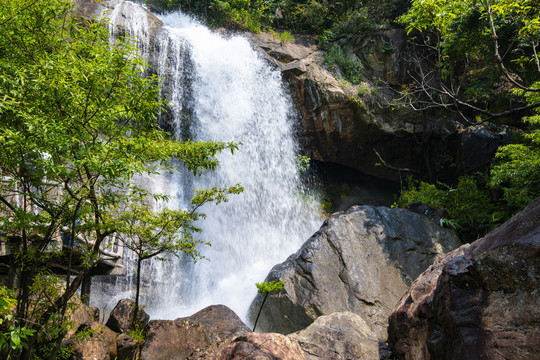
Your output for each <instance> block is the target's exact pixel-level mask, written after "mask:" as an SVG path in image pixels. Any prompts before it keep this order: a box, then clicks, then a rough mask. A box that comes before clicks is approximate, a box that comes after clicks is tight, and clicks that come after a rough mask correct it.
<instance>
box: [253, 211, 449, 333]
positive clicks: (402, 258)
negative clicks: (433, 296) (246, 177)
mask: <svg viewBox="0 0 540 360" xmlns="http://www.w3.org/2000/svg"><path fill="white" fill-rule="evenodd" d="M457 246H458V240H457V237H456V235H455V233H454V232H453V231H451V230H448V229H443V228H441V227H439V226H438V225H436V224H434V223H433V222H431V221H430V220H428V219H427V218H425V217H423V216H422V215H419V214H415V213H412V212H411V211H409V210H406V209H389V208H386V207H371V206H354V207H352V208H350V209H349V210H348V211H346V212H342V213H336V214H334V215H332V216H331V217H330V218H329V219H328V220H326V221H325V223H324V224H323V226H322V227H321V229H320V230H319V231H318V232H317V233H316V234H315V235H313V236H312V237H311V238H310V239H309V240H308V241H306V242H305V243H304V244H303V245H302V247H301V248H300V250H298V252H297V253H296V254H294V255H291V256H290V257H289V258H288V259H287V260H286V261H285V262H283V263H281V264H279V265H276V266H275V267H274V268H273V269H272V270H271V272H270V273H269V275H268V276H267V281H270V280H284V282H285V284H284V290H283V291H281V292H280V293H278V294H273V295H271V296H269V297H268V299H267V301H266V304H265V305H264V308H263V311H262V314H261V317H260V319H259V323H258V325H257V326H258V328H259V329H261V331H271V332H280V333H285V334H287V333H291V332H294V331H298V330H301V329H303V328H305V327H307V326H308V325H310V324H311V323H312V322H313V321H314V320H315V319H316V318H317V317H319V316H321V315H328V314H331V313H333V312H340V311H351V312H354V313H356V314H359V315H360V316H362V317H363V318H364V320H365V321H366V323H367V324H368V325H369V326H370V328H371V329H372V330H373V332H375V334H377V336H378V337H379V338H380V339H381V340H382V341H385V340H386V338H387V333H386V328H387V325H388V322H387V319H388V316H389V315H390V313H391V311H392V309H393V308H394V306H395V305H396V304H397V302H398V301H399V299H400V298H401V296H402V295H403V294H405V292H406V291H407V289H408V287H409V285H410V284H411V282H412V280H414V279H415V278H416V277H417V276H418V275H420V274H421V273H422V271H424V270H425V269H426V268H427V267H428V266H429V265H431V263H432V262H433V261H434V260H435V258H436V257H437V256H440V255H442V254H444V253H445V252H448V251H450V250H452V249H454V248H456V247H457ZM261 302H262V296H261V295H258V296H257V297H256V298H255V300H254V301H253V303H252V304H251V307H250V315H249V316H250V319H251V320H254V318H255V316H256V313H257V311H258V309H259V308H260V305H261Z"/></svg>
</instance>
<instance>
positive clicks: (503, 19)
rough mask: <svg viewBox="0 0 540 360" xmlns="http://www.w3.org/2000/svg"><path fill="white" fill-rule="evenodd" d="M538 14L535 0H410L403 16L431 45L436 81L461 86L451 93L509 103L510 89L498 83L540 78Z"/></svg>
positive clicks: (483, 102) (489, 102)
mask: <svg viewBox="0 0 540 360" xmlns="http://www.w3.org/2000/svg"><path fill="white" fill-rule="evenodd" d="M539 14H540V7H539V6H538V4H537V3H536V2H534V1H528V0H526V1H517V2H516V1H510V0H495V1H475V0H459V1H442V0H413V1H412V6H411V8H410V9H409V11H408V12H407V13H406V14H405V15H404V16H402V17H401V22H402V23H404V24H405V25H407V29H408V32H409V34H415V36H417V37H423V39H424V43H425V44H426V45H428V48H429V49H431V50H432V51H433V54H432V55H431V56H432V61H433V64H434V66H436V67H437V68H438V69H439V71H440V74H439V76H440V79H439V81H442V82H446V84H445V85H446V87H447V88H448V87H449V86H452V87H453V88H454V89H458V88H456V86H457V85H458V84H459V88H460V89H463V92H460V91H459V90H458V93H457V94H455V96H458V97H460V100H462V101H468V102H471V103H477V104H480V105H482V106H484V107H486V108H489V107H495V106H500V104H504V105H505V106H507V107H509V106H511V102H508V101H506V102H505V101H503V100H504V99H505V98H507V99H509V98H511V97H512V95H511V93H510V92H509V91H508V90H509V87H506V89H503V88H501V83H504V82H509V83H511V84H512V86H515V85H516V84H517V82H516V79H520V80H519V81H522V82H523V85H525V86H527V84H529V85H530V84H532V83H533V82H534V81H538V75H539V73H540V64H539V59H538V56H537V48H538V44H539V41H540V15H539ZM413 30H415V31H416V32H414V31H413ZM418 31H420V32H422V33H418ZM423 55H424V56H426V54H423ZM498 56H500V58H498ZM448 82H451V83H452V85H449V84H448ZM469 109H472V108H469Z"/></svg>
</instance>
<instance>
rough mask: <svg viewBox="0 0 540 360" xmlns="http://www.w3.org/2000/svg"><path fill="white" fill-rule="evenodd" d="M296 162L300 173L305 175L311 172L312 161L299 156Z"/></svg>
mask: <svg viewBox="0 0 540 360" xmlns="http://www.w3.org/2000/svg"><path fill="white" fill-rule="evenodd" d="M294 160H295V161H296V167H297V168H298V171H299V172H301V173H303V172H306V171H308V170H309V167H310V162H311V159H310V158H309V157H307V156H304V155H297V156H296V157H295V158H294Z"/></svg>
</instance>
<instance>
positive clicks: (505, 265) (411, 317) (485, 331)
mask: <svg viewBox="0 0 540 360" xmlns="http://www.w3.org/2000/svg"><path fill="white" fill-rule="evenodd" d="M539 285H540V198H538V199H536V200H535V201H534V202H532V203H531V204H530V205H529V206H528V207H527V208H526V209H525V210H523V211H522V212H521V213H519V214H518V215H516V216H515V217H513V218H512V219H511V220H509V221H508V222H506V223H505V224H503V225H502V226H501V227H499V228H498V229H496V230H495V231H493V232H491V233H490V234H488V235H487V236H485V237H484V238H482V239H480V240H477V241H476V242H474V243H472V244H470V245H465V246H463V247H461V248H459V249H457V250H455V251H453V252H451V253H449V254H447V255H445V256H444V257H443V258H441V259H439V260H438V261H436V262H435V263H434V264H433V265H432V266H431V267H429V268H428V269H427V270H426V271H425V272H424V273H423V274H422V275H421V276H420V277H419V278H418V279H417V280H416V281H415V282H414V283H413V284H412V286H411V288H410V289H409V291H408V293H407V294H406V295H405V296H404V297H403V298H402V299H401V301H400V302H399V304H398V306H397V307H396V309H395V310H394V312H393V313H392V315H391V316H390V321H389V323H390V325H389V328H388V332H389V340H390V341H389V342H390V345H391V347H392V348H393V351H394V353H395V354H396V355H397V356H398V357H399V358H400V359H407V360H409V359H411V360H412V359H471V360H472V359H524V360H525V359H527V360H529V359H534V358H537V357H538V354H539V353H540V326H539V324H540V320H539V319H540V306H539V305H540V292H539V290H538V289H539Z"/></svg>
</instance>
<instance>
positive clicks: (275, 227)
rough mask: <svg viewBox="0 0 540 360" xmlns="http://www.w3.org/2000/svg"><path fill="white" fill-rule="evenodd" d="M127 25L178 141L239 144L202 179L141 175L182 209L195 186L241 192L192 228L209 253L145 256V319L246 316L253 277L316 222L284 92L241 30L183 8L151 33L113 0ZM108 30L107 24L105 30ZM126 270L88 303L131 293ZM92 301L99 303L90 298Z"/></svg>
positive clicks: (134, 10)
mask: <svg viewBox="0 0 540 360" xmlns="http://www.w3.org/2000/svg"><path fill="white" fill-rule="evenodd" d="M107 16H108V17H109V18H110V19H111V21H112V22H113V23H118V22H120V21H122V22H123V23H125V24H129V32H130V33H131V34H132V35H135V36H137V38H138V41H139V45H140V47H141V51H142V53H143V56H145V57H147V58H148V59H149V61H150V64H151V66H152V69H153V70H154V71H155V72H157V74H158V75H159V76H160V77H162V78H163V86H162V94H163V96H165V97H166V98H167V99H168V101H169V103H170V106H171V110H170V112H168V113H164V114H163V119H162V122H166V123H167V125H168V126H169V127H170V129H172V131H174V133H175V136H177V137H178V138H179V139H186V138H191V139H195V140H218V141H235V142H237V143H239V144H241V145H240V150H239V151H238V152H235V154H234V155H231V154H229V153H223V154H221V155H220V156H219V160H220V162H221V166H220V167H219V169H217V170H216V171H215V172H214V173H208V174H205V175H204V176H202V177H200V178H194V177H190V176H189V175H187V174H177V175H163V176H154V177H147V178H142V179H139V180H138V181H140V182H141V183H142V184H144V186H146V187H148V188H150V189H154V190H156V191H159V192H166V193H168V194H170V195H171V196H172V197H173V200H172V201H171V202H170V204H169V206H172V207H183V206H185V204H186V203H187V201H188V199H189V196H190V194H191V189H193V188H208V187H211V186H215V185H218V186H228V185H233V184H236V183H241V184H242V185H243V186H244V188H245V191H244V192H243V193H242V194H241V195H237V196H232V197H231V198H230V201H229V202H228V203H225V204H220V205H218V206H214V205H207V206H206V207H205V208H204V209H203V212H205V213H206V214H207V215H208V217H207V219H205V220H204V221H202V222H201V223H200V224H199V225H200V227H201V228H202V229H203V232H202V233H201V235H200V238H201V239H202V240H204V241H208V242H210V243H211V244H212V246H210V247H201V249H200V250H201V252H202V254H203V255H204V256H205V257H206V258H207V259H208V260H200V261H198V262H197V263H195V264H194V263H192V262H191V261H190V260H189V259H187V258H182V259H172V260H171V261H167V262H160V261H157V260H147V261H146V264H144V263H143V264H144V267H143V280H142V290H143V292H142V296H141V303H142V304H145V306H146V308H145V310H146V311H147V312H148V313H149V314H150V315H151V317H152V318H164V319H174V318H177V317H180V316H186V315H190V314H192V313H194V312H196V311H198V310H200V309H201V308H203V307H205V306H207V305H211V304H224V305H227V306H229V307H230V308H231V309H233V310H234V311H235V312H236V313H237V314H239V315H240V316H241V317H242V318H244V319H245V317H246V312H247V309H248V306H249V304H250V302H251V301H252V299H253V297H254V296H255V294H256V287H255V282H260V281H262V280H264V278H265V276H266V274H267V273H268V271H269V270H270V268H271V267H272V266H273V265H275V264H277V263H279V262H281V261H283V260H285V258H286V257H287V256H288V255H290V254H292V253H294V252H295V251H296V250H297V249H298V247H299V246H300V245H301V243H302V242H303V241H305V240H307V239H308V238H309V236H311V234H312V233H314V232H315V231H316V230H317V229H318V228H319V226H320V225H321V222H322V220H321V217H320V214H319V206H318V204H317V203H316V202H315V201H313V200H312V199H310V197H309V196H307V195H306V190H305V189H304V188H303V185H302V182H301V179H300V175H299V173H298V169H297V165H296V161H295V157H296V155H297V154H298V150H299V149H298V145H297V142H296V139H295V137H294V131H293V125H294V123H295V121H296V118H295V114H294V111H293V105H292V103H291V99H290V97H289V96H288V94H287V93H286V91H285V87H284V84H283V83H282V79H281V73H280V71H278V70H277V69H275V68H274V67H272V66H271V65H269V64H268V63H267V62H266V61H265V60H264V59H262V57H261V56H260V55H259V54H258V53H257V52H256V51H255V50H254V49H253V48H252V46H251V45H250V43H249V41H248V40H247V39H245V38H243V37H241V36H222V35H218V34H216V33H214V32H212V31H210V30H209V29H207V28H206V27H204V26H202V25H201V24H199V23H197V22H196V21H194V20H192V19H190V18H189V17H187V16H185V15H183V14H181V13H172V14H168V15H165V16H161V17H160V19H161V20H162V21H163V23H164V27H162V28H161V29H160V30H159V32H158V33H157V34H156V36H155V37H154V39H153V40H151V39H150V36H149V33H150V31H149V26H150V24H148V21H147V20H146V19H147V16H146V15H145V10H144V9H143V8H141V7H140V6H138V5H136V4H133V3H120V4H119V5H117V7H116V8H115V9H114V10H113V11H111V12H110V13H109V14H108V15H107ZM111 29H112V30H111V32H112V33H113V34H112V35H114V31H115V30H114V27H111ZM124 265H125V266H127V268H128V269H127V270H128V276H127V277H116V278H110V279H106V278H103V279H98V278H95V281H94V283H93V286H92V298H91V303H93V304H95V305H97V306H100V307H102V308H103V306H104V305H105V304H106V306H107V308H106V311H110V310H111V309H112V307H114V305H115V304H116V302H117V301H118V300H119V299H120V298H124V297H130V298H133V293H134V281H133V276H134V269H133V264H132V263H131V262H130V260H129V256H128V257H127V258H126V259H125V261H124ZM98 304H99V305H98Z"/></svg>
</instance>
